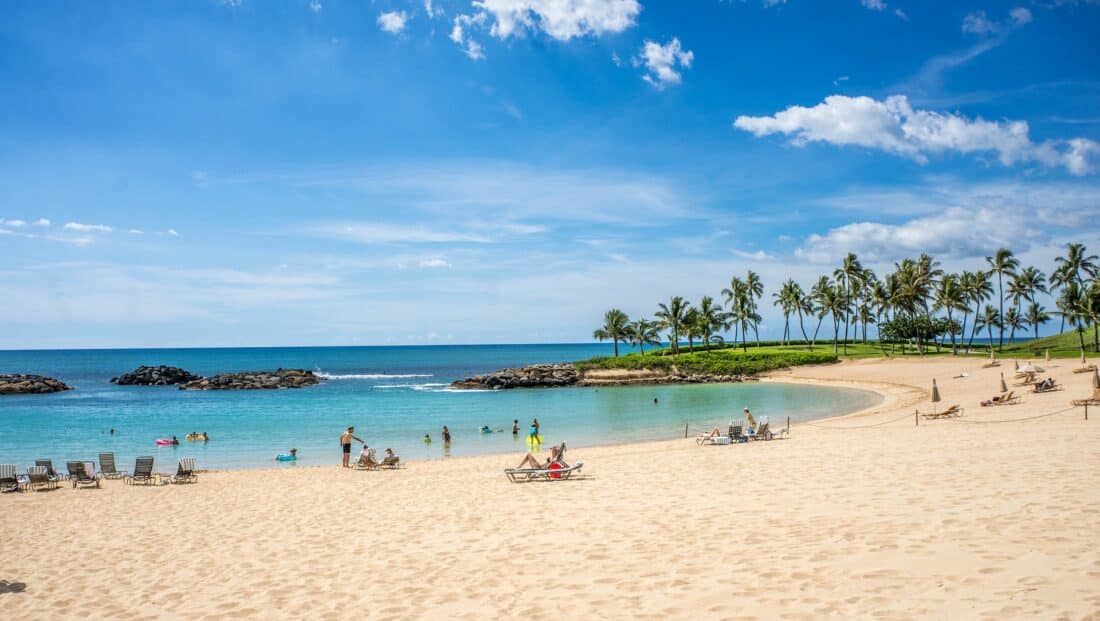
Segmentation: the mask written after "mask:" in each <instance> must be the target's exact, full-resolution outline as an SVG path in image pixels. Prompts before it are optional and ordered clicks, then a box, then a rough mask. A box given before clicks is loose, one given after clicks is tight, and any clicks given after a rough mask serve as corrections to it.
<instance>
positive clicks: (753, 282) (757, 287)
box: [745, 270, 764, 347]
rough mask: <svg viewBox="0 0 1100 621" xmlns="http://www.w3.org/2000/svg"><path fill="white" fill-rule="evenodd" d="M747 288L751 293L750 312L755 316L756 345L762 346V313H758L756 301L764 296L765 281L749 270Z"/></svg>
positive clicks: (753, 327) (746, 279)
mask: <svg viewBox="0 0 1100 621" xmlns="http://www.w3.org/2000/svg"><path fill="white" fill-rule="evenodd" d="M745 289H746V290H748V293H749V314H751V315H752V317H753V318H754V319H753V322H752V333H753V337H754V338H755V339H756V346H757V347H760V332H759V330H757V324H758V323H759V322H760V315H758V314H757V313H756V310H757V308H756V301H757V300H759V299H762V298H763V297H764V283H763V282H761V281H760V275H759V274H757V273H756V272H754V271H752V270H749V273H748V274H746V275H745Z"/></svg>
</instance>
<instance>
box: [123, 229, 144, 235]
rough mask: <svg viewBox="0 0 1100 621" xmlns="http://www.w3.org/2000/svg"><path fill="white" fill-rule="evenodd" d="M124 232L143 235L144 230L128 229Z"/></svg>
mask: <svg viewBox="0 0 1100 621" xmlns="http://www.w3.org/2000/svg"><path fill="white" fill-rule="evenodd" d="M126 232H127V233H129V234H130V235H144V234H145V231H143V230H141V229H130V230H128V231H126Z"/></svg>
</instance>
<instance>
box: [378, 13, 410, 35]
mask: <svg viewBox="0 0 1100 621" xmlns="http://www.w3.org/2000/svg"><path fill="white" fill-rule="evenodd" d="M408 22H409V14H408V13H406V12H405V11H387V12H385V13H382V14H380V15H379V16H378V27H379V28H381V29H382V30H384V31H386V32H388V33H390V34H400V33H401V32H402V31H404V30H405V25H406V24H407V23H408Z"/></svg>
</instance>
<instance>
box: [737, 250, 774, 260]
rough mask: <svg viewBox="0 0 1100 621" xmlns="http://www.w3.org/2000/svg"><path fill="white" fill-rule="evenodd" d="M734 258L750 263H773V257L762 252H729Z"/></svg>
mask: <svg viewBox="0 0 1100 621" xmlns="http://www.w3.org/2000/svg"><path fill="white" fill-rule="evenodd" d="M730 252H732V253H733V254H734V255H735V256H738V257H741V258H742V259H749V260H750V261H774V260H775V257H773V256H772V255H770V254H768V253H766V252H764V251H763V250H757V251H756V252H747V251H745V250H731V251H730Z"/></svg>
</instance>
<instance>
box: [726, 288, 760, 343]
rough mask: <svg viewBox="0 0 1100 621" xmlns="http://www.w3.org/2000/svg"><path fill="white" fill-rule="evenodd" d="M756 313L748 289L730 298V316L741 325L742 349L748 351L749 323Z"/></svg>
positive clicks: (736, 323)
mask: <svg viewBox="0 0 1100 621" xmlns="http://www.w3.org/2000/svg"><path fill="white" fill-rule="evenodd" d="M753 317H754V313H753V312H752V304H751V303H750V302H749V294H748V291H742V292H741V294H740V295H738V296H737V297H736V298H734V299H733V300H730V312H729V318H730V320H732V321H733V323H734V325H738V324H739V325H740V326H741V350H742V351H748V338H749V324H750V323H752V320H753Z"/></svg>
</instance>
